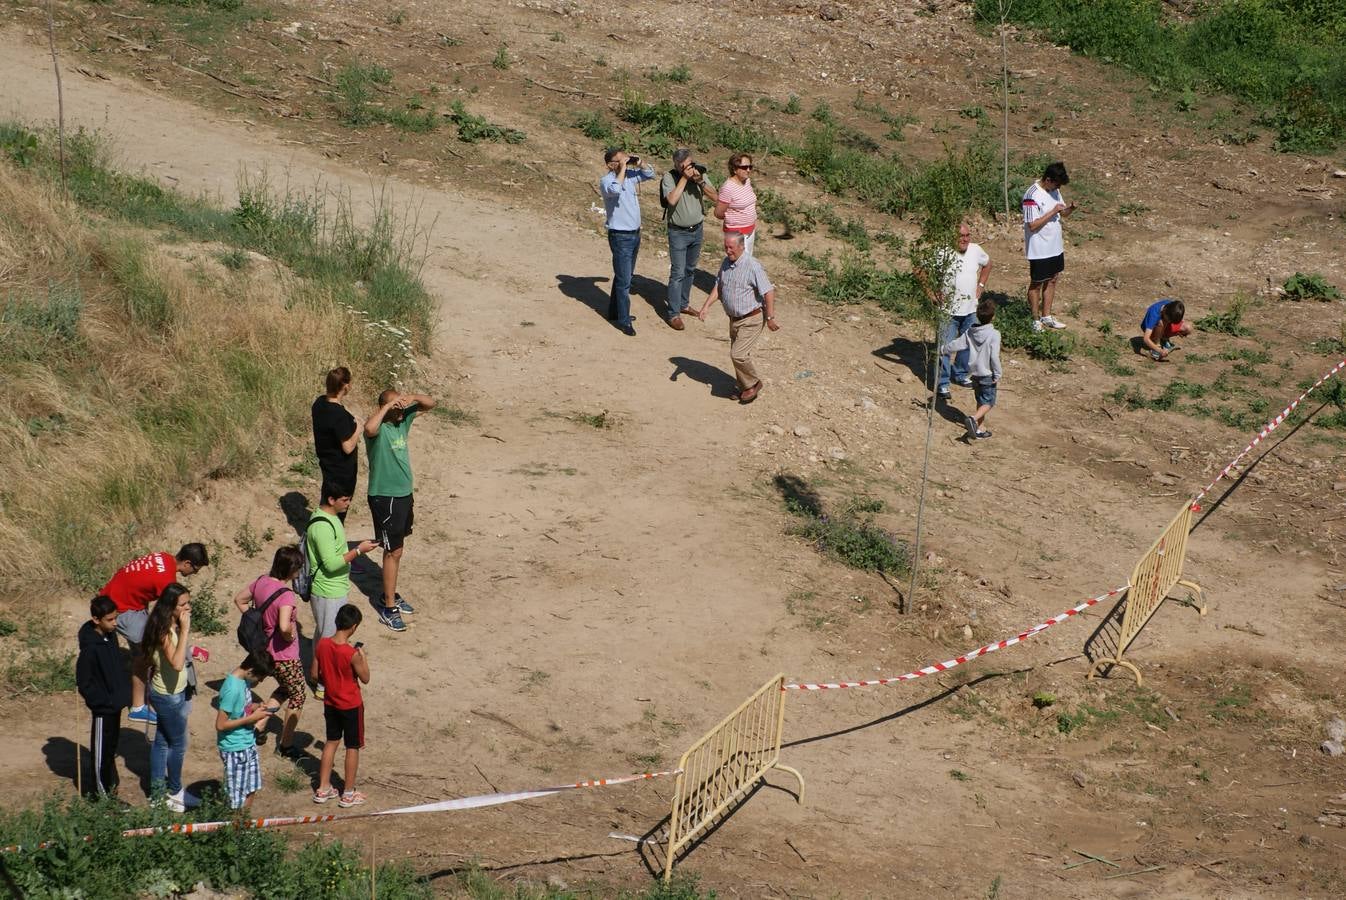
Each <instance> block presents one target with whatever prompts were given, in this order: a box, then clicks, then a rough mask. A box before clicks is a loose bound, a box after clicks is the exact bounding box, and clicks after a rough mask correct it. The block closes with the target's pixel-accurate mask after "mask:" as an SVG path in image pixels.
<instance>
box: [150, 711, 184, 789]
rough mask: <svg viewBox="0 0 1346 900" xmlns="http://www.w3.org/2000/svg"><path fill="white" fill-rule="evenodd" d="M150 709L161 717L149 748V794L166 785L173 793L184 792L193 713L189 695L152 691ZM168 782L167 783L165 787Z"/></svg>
mask: <svg viewBox="0 0 1346 900" xmlns="http://www.w3.org/2000/svg"><path fill="white" fill-rule="evenodd" d="M149 698H150V708H151V709H153V710H154V714H155V715H156V716H158V717H159V722H158V724H157V725H155V727H154V743H153V744H151V745H150V793H151V794H153V793H154V791H155V788H156V786H158V785H160V784H163V785H164V787H165V788H166V789H167V790H168V793H170V794H176V793H177V792H178V791H180V790H182V760H183V757H185V756H186V755H187V716H188V715H189V714H190V713H191V711H192V704H191V701H190V700H188V699H187V695H186V693H185V692H184V693H177V694H161V693H159V692H158V691H156V690H154V689H153V688H151V689H150V692H149ZM165 780H166V781H167V783H166V784H164V782H165Z"/></svg>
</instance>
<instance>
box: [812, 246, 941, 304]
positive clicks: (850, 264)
mask: <svg viewBox="0 0 1346 900" xmlns="http://www.w3.org/2000/svg"><path fill="white" fill-rule="evenodd" d="M790 258H791V259H792V260H794V262H795V263H796V264H798V265H799V266H800V268H802V269H803V270H804V271H805V273H806V274H809V275H813V276H815V280H814V281H813V282H812V285H811V290H812V292H813V295H814V296H815V297H817V298H818V299H819V300H822V301H823V302H824V303H835V304H843V303H864V302H870V303H875V304H877V305H878V306H879V307H880V308H882V309H885V310H887V311H888V312H891V313H893V314H894V315H898V316H901V317H903V318H907V319H915V318H922V317H923V316H924V310H925V308H926V306H927V305H928V304H927V303H926V300H925V295H924V294H923V293H922V292H921V288H920V285H919V284H918V283H917V281H916V279H915V278H914V277H913V276H912V275H911V273H909V272H899V271H897V270H895V269H886V268H883V267H881V266H879V265H878V264H877V263H875V262H874V260H872V259H871V258H870V257H869V256H867V255H854V256H847V257H845V258H844V259H843V260H842V261H841V264H840V265H839V266H838V265H834V264H833V262H832V260H831V259H830V258H825V257H817V256H809V255H808V254H805V253H800V252H795V253H793V254H791V256H790Z"/></svg>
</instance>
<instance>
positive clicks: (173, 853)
mask: <svg viewBox="0 0 1346 900" xmlns="http://www.w3.org/2000/svg"><path fill="white" fill-rule="evenodd" d="M199 814H200V815H201V816H203V817H207V818H209V819H227V818H230V816H231V814H230V811H229V810H228V809H227V808H226V807H224V806H222V805H221V804H219V803H218V802H214V803H208V804H207V805H205V806H203V807H202V808H201V810H200V811H199ZM174 819H175V817H173V816H172V815H171V814H170V813H167V812H166V811H164V810H162V809H158V810H151V809H144V808H130V809H122V808H120V807H118V805H117V804H116V802H115V801H112V800H104V801H98V802H94V801H88V800H82V799H78V798H76V799H72V800H68V801H64V802H63V801H61V800H57V799H51V800H48V801H47V802H46V803H45V804H44V805H43V806H42V807H41V808H40V809H36V810H23V811H6V812H5V813H3V814H0V844H18V845H20V846H22V847H24V848H25V849H24V850H23V851H21V852H17V853H11V854H8V855H7V856H6V859H5V865H6V868H7V870H8V872H9V875H10V876H11V877H12V878H13V879H14V882H15V884H16V885H17V886H18V888H19V890H21V891H22V892H24V893H25V894H27V895H28V896H30V897H99V898H107V900H116V898H128V900H129V898H135V897H143V896H147V895H148V896H176V895H178V894H181V893H186V892H188V891H190V890H191V888H192V885H194V884H196V883H197V882H205V883H206V884H207V885H208V886H210V887H212V888H214V889H215V890H219V891H225V892H232V891H236V890H244V891H247V892H248V893H249V895H250V896H254V897H267V898H277V900H288V898H294V900H300V898H331V900H337V898H345V897H355V896H362V895H363V893H362V892H364V891H367V890H368V886H369V882H370V872H369V869H368V868H367V867H365V866H364V864H363V863H362V861H361V856H362V854H361V853H360V851H359V850H358V849H356V848H354V847H350V846H347V845H345V844H342V843H340V842H338V841H332V842H328V843H324V842H322V841H319V840H314V841H312V842H310V843H308V844H306V845H304V846H303V848H302V849H300V850H299V851H298V852H297V853H291V852H290V851H289V849H288V847H287V841H286V838H285V836H284V835H283V834H282V833H281V832H279V831H277V830H274V829H251V828H244V829H228V830H224V831H215V832H208V833H206V834H195V835H186V834H157V835H153V836H150V837H137V838H123V837H122V836H121V832H122V831H123V830H126V829H130V828H143V827H150V826H164V825H168V824H170V823H171V822H172V821H174ZM43 841H50V842H52V846H51V847H49V848H46V849H42V850H35V849H27V848H32V847H35V846H36V845H38V844H39V843H41V842H43ZM376 880H377V884H378V890H379V896H380V897H388V898H390V900H393V898H396V900H422V898H425V900H428V898H429V897H430V896H431V891H430V888H429V886H428V885H427V884H426V883H425V882H424V881H423V880H422V879H420V878H418V877H416V875H415V874H414V873H413V872H412V871H411V870H410V869H409V868H408V867H407V866H406V865H405V864H403V863H390V864H384V865H381V866H379V867H378V871H377V873H376Z"/></svg>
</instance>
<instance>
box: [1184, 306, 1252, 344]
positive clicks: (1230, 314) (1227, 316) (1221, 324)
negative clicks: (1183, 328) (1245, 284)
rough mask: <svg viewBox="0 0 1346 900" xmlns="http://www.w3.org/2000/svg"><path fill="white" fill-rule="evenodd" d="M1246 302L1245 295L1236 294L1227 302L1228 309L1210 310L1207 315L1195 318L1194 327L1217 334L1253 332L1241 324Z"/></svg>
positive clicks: (1243, 334)
mask: <svg viewBox="0 0 1346 900" xmlns="http://www.w3.org/2000/svg"><path fill="white" fill-rule="evenodd" d="M1247 302H1248V301H1247V299H1246V298H1245V297H1243V296H1236V297H1235V298H1234V300H1233V302H1232V303H1230V304H1229V309H1228V310H1226V311H1225V312H1217V311H1214V310H1212V311H1211V313H1210V314H1209V315H1207V316H1204V317H1202V318H1200V319H1197V320H1196V327H1197V328H1200V329H1201V330H1202V331H1210V332H1214V333H1217V334H1230V335H1233V336H1234V337H1247V336H1249V335H1251V334H1252V333H1253V332H1252V329H1251V328H1249V327H1248V326H1246V325H1244V324H1243V311H1244V308H1245V307H1246V306H1247Z"/></svg>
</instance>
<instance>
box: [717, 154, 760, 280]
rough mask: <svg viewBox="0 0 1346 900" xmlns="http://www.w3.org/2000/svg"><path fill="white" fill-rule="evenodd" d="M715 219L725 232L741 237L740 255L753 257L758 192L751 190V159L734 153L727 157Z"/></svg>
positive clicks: (745, 155) (746, 155)
mask: <svg viewBox="0 0 1346 900" xmlns="http://www.w3.org/2000/svg"><path fill="white" fill-rule="evenodd" d="M715 218H717V219H724V230H725V231H726V232H732V233H735V234H741V235H743V253H744V255H745V256H752V245H753V239H754V237H755V236H756V235H755V233H756V231H757V192H756V191H754V190H753V189H752V157H751V156H749V155H748V154H746V153H735V154H734V155H733V156H731V157H729V177H728V178H727V179H725V182H724V186H723V187H721V188H720V195H719V198H718V199H717V200H716V202H715Z"/></svg>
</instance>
